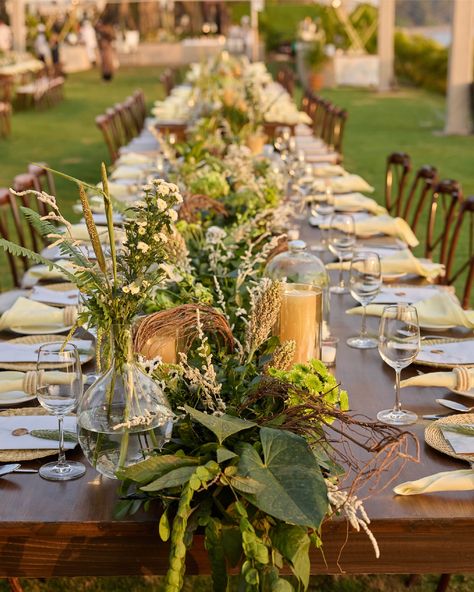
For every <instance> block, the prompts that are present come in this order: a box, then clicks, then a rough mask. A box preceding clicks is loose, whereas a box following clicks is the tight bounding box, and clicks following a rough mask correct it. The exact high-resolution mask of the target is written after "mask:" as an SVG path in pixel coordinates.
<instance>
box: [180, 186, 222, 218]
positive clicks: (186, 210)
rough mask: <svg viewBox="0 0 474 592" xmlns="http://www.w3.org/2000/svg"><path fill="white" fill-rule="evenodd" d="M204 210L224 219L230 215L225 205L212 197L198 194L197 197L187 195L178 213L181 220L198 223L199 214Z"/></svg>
mask: <svg viewBox="0 0 474 592" xmlns="http://www.w3.org/2000/svg"><path fill="white" fill-rule="evenodd" d="M203 210H208V211H211V212H215V213H216V214H220V215H222V216H224V218H227V216H228V215H229V213H228V212H227V208H226V207H225V206H224V204H222V203H221V202H219V201H217V200H216V199H213V198H212V197H208V196H207V195H203V194H200V193H197V194H195V195H187V196H186V197H185V198H184V200H183V203H182V205H181V207H180V209H179V212H178V217H179V219H180V220H185V221H186V222H196V221H197V220H199V212H202V211H203Z"/></svg>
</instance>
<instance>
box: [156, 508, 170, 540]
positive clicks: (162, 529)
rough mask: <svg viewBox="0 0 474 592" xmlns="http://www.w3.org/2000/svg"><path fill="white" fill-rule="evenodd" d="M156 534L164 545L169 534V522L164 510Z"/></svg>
mask: <svg viewBox="0 0 474 592" xmlns="http://www.w3.org/2000/svg"><path fill="white" fill-rule="evenodd" d="M158 532H159V533H160V539H161V540H162V541H164V542H165V543H166V541H167V540H168V539H169V538H170V534H171V528H170V521H169V519H168V512H167V511H166V510H165V511H164V512H163V514H161V518H160V523H159V526H158Z"/></svg>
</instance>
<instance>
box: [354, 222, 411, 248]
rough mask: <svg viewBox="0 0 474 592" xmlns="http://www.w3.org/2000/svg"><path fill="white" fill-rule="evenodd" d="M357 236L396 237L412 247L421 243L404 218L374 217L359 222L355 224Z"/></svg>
mask: <svg viewBox="0 0 474 592" xmlns="http://www.w3.org/2000/svg"><path fill="white" fill-rule="evenodd" d="M355 227H356V234H357V236H374V235H376V234H386V235H388V236H396V237H398V238H400V239H401V240H403V241H404V242H406V243H407V245H409V246H410V247H417V246H418V245H419V241H418V239H417V238H416V236H415V235H414V233H413V230H412V229H411V228H410V226H409V225H408V224H407V223H406V222H405V220H404V219H403V218H392V217H391V216H388V215H384V216H374V217H372V218H367V219H366V220H358V221H356V223H355Z"/></svg>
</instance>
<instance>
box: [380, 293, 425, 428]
mask: <svg viewBox="0 0 474 592" xmlns="http://www.w3.org/2000/svg"><path fill="white" fill-rule="evenodd" d="M419 350H420V325H419V323H418V313H417V311H416V308H415V307H414V306H410V305H405V304H396V305H392V306H386V307H385V308H384V310H383V314H382V319H381V321H380V329H379V353H380V355H381V356H382V359H383V361H384V362H386V363H387V364H388V365H389V366H391V367H392V368H394V369H395V376H396V382H395V405H394V406H393V409H385V410H384V411H380V412H379V413H377V419H379V420H380V421H383V422H384V423H388V424H391V425H409V424H411V423H415V422H416V420H417V415H416V413H413V411H406V410H404V409H402V405H401V403H400V373H401V370H402V368H406V367H407V366H409V365H410V364H411V363H412V362H413V360H414V359H415V358H416V356H417V354H418V352H419Z"/></svg>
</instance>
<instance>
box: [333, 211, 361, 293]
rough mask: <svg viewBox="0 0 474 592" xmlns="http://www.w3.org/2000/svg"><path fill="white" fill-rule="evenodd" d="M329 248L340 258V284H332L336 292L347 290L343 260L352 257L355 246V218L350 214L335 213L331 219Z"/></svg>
mask: <svg viewBox="0 0 474 592" xmlns="http://www.w3.org/2000/svg"><path fill="white" fill-rule="evenodd" d="M328 246H329V250H330V251H331V253H333V255H336V256H337V258H338V259H339V265H340V271H339V285H337V286H331V288H330V291H331V292H332V293H334V294H345V293H346V292H347V289H346V286H345V285H344V276H343V274H342V271H343V270H342V262H343V261H344V259H346V260H348V259H352V255H353V252H354V246H355V224H354V218H353V217H352V216H350V215H349V214H334V215H333V216H331V219H330V221H329V245H328Z"/></svg>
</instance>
